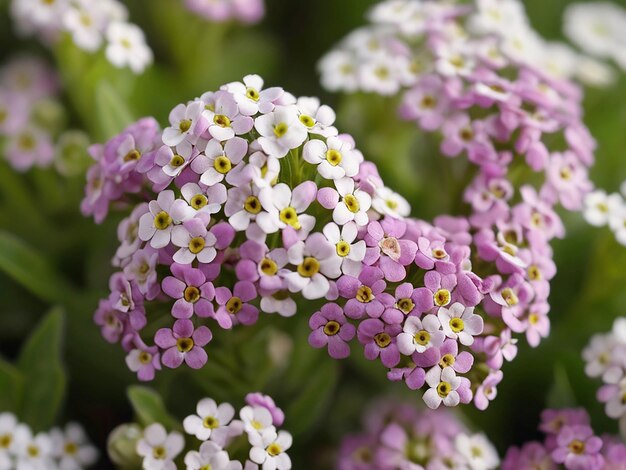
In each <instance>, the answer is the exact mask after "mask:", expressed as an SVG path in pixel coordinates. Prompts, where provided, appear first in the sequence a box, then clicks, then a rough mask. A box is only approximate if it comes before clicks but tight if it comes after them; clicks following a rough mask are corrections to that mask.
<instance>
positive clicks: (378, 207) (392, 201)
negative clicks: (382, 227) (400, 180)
mask: <svg viewBox="0 0 626 470" xmlns="http://www.w3.org/2000/svg"><path fill="white" fill-rule="evenodd" d="M372 208H373V209H374V210H375V211H376V212H379V213H380V214H383V215H389V216H391V217H396V218H400V217H407V216H409V214H410V213H411V206H410V205H409V203H408V202H407V200H406V199H404V198H403V197H402V196H401V195H400V194H398V193H396V192H395V191H393V190H391V189H390V188H388V187H386V186H379V187H377V188H376V192H375V193H374V197H373V198H372Z"/></svg>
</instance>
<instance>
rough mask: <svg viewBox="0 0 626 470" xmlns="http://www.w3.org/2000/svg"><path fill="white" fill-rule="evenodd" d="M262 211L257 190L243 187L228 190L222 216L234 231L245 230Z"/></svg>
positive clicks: (246, 186) (249, 186) (247, 186)
mask: <svg viewBox="0 0 626 470" xmlns="http://www.w3.org/2000/svg"><path fill="white" fill-rule="evenodd" d="M262 210H263V206H261V201H260V200H259V189H258V188H256V187H253V186H251V185H245V186H240V187H237V188H230V189H229V190H228V199H227V200H226V205H225V206H224V214H225V215H226V217H228V223H229V224H230V225H231V226H232V227H233V228H234V229H235V230H236V231H238V232H241V231H244V230H247V229H248V227H249V226H250V222H252V221H254V220H256V217H257V215H259V214H260V213H261V211H262Z"/></svg>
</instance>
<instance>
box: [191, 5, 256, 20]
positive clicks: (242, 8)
mask: <svg viewBox="0 0 626 470" xmlns="http://www.w3.org/2000/svg"><path fill="white" fill-rule="evenodd" d="M184 2H185V6H186V7H187V9H188V10H189V11H192V12H193V13H195V14H197V15H199V16H201V17H203V18H206V19H207V20H209V21H215V22H223V21H229V20H236V21H240V22H242V23H247V24H250V23H257V22H258V21H260V20H261V18H263V15H264V14H265V3H264V0H217V1H216V0H184Z"/></svg>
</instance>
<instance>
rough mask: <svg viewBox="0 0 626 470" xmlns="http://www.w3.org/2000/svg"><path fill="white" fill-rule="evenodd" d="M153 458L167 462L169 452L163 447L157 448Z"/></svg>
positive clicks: (154, 449)
mask: <svg viewBox="0 0 626 470" xmlns="http://www.w3.org/2000/svg"><path fill="white" fill-rule="evenodd" d="M152 457H154V458H155V459H157V460H165V457H167V451H166V450H165V447H163V446H156V447H154V448H153V449H152Z"/></svg>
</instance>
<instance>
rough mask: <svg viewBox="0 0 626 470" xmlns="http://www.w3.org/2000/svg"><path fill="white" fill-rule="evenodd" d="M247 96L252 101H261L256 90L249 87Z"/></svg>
mask: <svg viewBox="0 0 626 470" xmlns="http://www.w3.org/2000/svg"><path fill="white" fill-rule="evenodd" d="M246 96H247V97H248V98H250V99H251V100H252V101H259V98H260V95H259V92H258V91H257V89H256V88H252V87H250V86H249V87H247V88H246Z"/></svg>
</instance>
